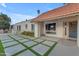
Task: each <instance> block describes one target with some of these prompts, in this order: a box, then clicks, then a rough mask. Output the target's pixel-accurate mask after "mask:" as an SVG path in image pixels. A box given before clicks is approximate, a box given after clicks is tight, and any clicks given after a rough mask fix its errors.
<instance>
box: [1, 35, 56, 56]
mask: <svg viewBox="0 0 79 59" xmlns="http://www.w3.org/2000/svg"><path fill="white" fill-rule="evenodd" d="M1 41H2V43H3V46H4V49H5V54H6V55H7V56H36V55H37V56H43V55H49V53H50V52H51V51H52V50H53V48H54V47H55V45H56V44H57V42H55V41H50V40H44V39H35V40H31V39H28V38H27V39H24V38H23V37H21V36H18V35H14V34H12V35H7V34H5V35H1Z"/></svg>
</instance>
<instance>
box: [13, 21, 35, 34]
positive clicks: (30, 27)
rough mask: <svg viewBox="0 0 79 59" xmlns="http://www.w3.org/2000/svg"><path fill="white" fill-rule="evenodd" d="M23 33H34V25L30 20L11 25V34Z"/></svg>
mask: <svg viewBox="0 0 79 59" xmlns="http://www.w3.org/2000/svg"><path fill="white" fill-rule="evenodd" d="M23 31H30V32H33V31H34V24H33V23H31V20H27V21H22V22H18V23H16V24H14V25H12V33H16V32H23Z"/></svg>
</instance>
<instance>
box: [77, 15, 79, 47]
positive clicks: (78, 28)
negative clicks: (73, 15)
mask: <svg viewBox="0 0 79 59" xmlns="http://www.w3.org/2000/svg"><path fill="white" fill-rule="evenodd" d="M77 45H78V47H79V16H78V17H77Z"/></svg>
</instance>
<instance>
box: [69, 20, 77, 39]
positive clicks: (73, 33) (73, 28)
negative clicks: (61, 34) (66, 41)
mask: <svg viewBox="0 0 79 59" xmlns="http://www.w3.org/2000/svg"><path fill="white" fill-rule="evenodd" d="M69 37H70V38H77V21H73V22H69Z"/></svg>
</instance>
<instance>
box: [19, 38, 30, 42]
mask: <svg viewBox="0 0 79 59" xmlns="http://www.w3.org/2000/svg"><path fill="white" fill-rule="evenodd" d="M18 41H20V42H26V41H30V40H29V39H22V40H18Z"/></svg>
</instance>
